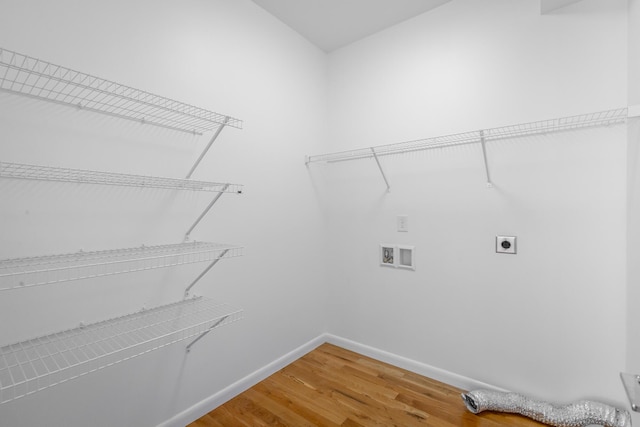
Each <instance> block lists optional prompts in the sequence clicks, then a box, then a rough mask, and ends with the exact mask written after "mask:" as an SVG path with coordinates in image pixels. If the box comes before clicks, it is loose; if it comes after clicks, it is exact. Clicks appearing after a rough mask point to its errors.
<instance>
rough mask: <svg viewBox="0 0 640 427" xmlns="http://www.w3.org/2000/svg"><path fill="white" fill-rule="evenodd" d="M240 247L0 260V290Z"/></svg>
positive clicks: (181, 261) (199, 245) (179, 261)
mask: <svg viewBox="0 0 640 427" xmlns="http://www.w3.org/2000/svg"><path fill="white" fill-rule="evenodd" d="M242 252H243V248H242V247H240V246H233V245H226V244H221V243H210V242H188V243H179V244H169V245H158V246H142V247H138V248H127V249H115V250H104V251H95V252H83V251H80V252H76V253H71V254H62V255H50V256H40V257H30V258H15V259H6V260H0V291H7V290H15V289H22V288H25V287H31V286H43V285H49V284H55V283H61V282H68V281H74V280H82V279H89V278H95V277H102V276H111V275H115V274H123V273H132V272H136V271H146V270H152V269H158V268H166V267H174V266H179V265H185V264H194V263H198V262H211V261H212V260H219V259H221V258H231V257H236V256H241V255H242Z"/></svg>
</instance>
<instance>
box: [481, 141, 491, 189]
mask: <svg viewBox="0 0 640 427" xmlns="http://www.w3.org/2000/svg"><path fill="white" fill-rule="evenodd" d="M486 142H487V141H486V139H485V137H484V131H483V130H481V131H480V145H481V146H482V158H483V160H484V172H485V174H486V176H487V187H489V188H491V187H493V183H492V182H491V174H490V173H489V162H488V161H487V147H486Z"/></svg>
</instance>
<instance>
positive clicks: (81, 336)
mask: <svg viewBox="0 0 640 427" xmlns="http://www.w3.org/2000/svg"><path fill="white" fill-rule="evenodd" d="M242 317H243V312H242V310H240V309H236V308H234V307H232V306H229V305H227V304H223V303H218V302H215V301H213V300H210V299H207V298H204V297H198V298H192V299H189V300H186V301H180V302H177V303H172V304H168V305H164V306H160V307H156V308H152V309H147V310H142V311H140V312H137V313H133V314H128V315H125V316H121V317H116V318H113V319H109V320H105V321H101V322H97V323H92V324H88V325H84V326H80V327H77V328H74V329H69V330H65V331H61V332H56V333H53V334H49V335H46V336H41V337H38V338H33V339H30V340H26V341H23V342H19V343H15V344H11V345H5V346H3V347H1V348H0V403H6V402H10V401H13V400H16V399H19V398H22V397H24V396H28V395H31V394H33V393H36V392H39V391H41V390H44V389H47V388H49V387H53V386H55V385H58V384H62V383H65V382H67V381H70V380H73V379H75V378H79V377H81V376H84V375H87V374H90V373H92V372H95V371H98V370H100V369H103V368H106V367H109V366H111V365H114V364H116V363H120V362H123V361H126V360H129V359H132V358H134V357H138V356H142V355H144V354H147V353H149V352H152V351H155V350H158V349H160V348H163V347H166V346H169V345H172V344H175V343H178V342H181V341H186V340H188V339H190V338H193V337H197V338H196V339H195V340H194V341H193V342H192V343H191V344H189V346H188V348H187V350H190V348H191V346H192V345H193V344H194V343H195V341H198V340H200V339H201V338H202V337H203V336H204V335H206V334H207V333H209V332H211V331H212V330H214V329H216V328H219V327H222V326H226V325H229V324H231V323H233V322H235V321H238V320H241V319H242Z"/></svg>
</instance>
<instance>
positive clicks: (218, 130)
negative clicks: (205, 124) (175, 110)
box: [186, 116, 229, 179]
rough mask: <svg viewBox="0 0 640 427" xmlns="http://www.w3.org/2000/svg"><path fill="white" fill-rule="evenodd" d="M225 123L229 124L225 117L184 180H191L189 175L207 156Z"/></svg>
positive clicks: (227, 118)
mask: <svg viewBox="0 0 640 427" xmlns="http://www.w3.org/2000/svg"><path fill="white" fill-rule="evenodd" d="M227 123H229V116H227V117H225V118H224V121H223V122H222V124H220V126H218V129H216V132H215V133H214V134H213V136H212V137H211V140H210V141H209V143H208V144H207V146H206V147H205V148H204V150H203V151H202V153H201V154H200V157H198V160H196V162H195V163H194V164H193V166H192V167H191V170H190V171H189V173H188V174H187V177H186V179H190V178H191V175H193V172H194V171H195V170H196V168H197V167H198V165H199V164H200V162H201V161H202V159H203V158H204V156H205V155H206V154H207V151H209V148H211V146H212V145H213V143H214V141H215V140H216V139H217V138H218V136H219V135H220V132H222V129H224V127H225V126H226V125H227Z"/></svg>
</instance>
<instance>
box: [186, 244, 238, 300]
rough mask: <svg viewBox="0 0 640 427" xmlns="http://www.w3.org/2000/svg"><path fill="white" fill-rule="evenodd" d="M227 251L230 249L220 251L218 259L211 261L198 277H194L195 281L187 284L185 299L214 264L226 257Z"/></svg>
mask: <svg viewBox="0 0 640 427" xmlns="http://www.w3.org/2000/svg"><path fill="white" fill-rule="evenodd" d="M227 252H229V249H225V250H223V251H222V252H221V253H220V255H219V256H218V257H217V258H216V259H214V260H213V261H211V263H210V264H209V265H208V266H207V268H205V269H204V270H203V271H202V273H200V275H199V276H198V277H196V278H195V279H194V281H193V282H191V284H190V285H189V286H187V288H186V289H185V290H184V298H185V299H186V298H187V297H188V296H189V291H191V288H193V287H194V286H195V285H196V283H198V282H199V281H200V279H202V278H203V277H204V275H205V274H207V273H208V272H209V270H211V269H212V268H213V266H214V265H216V264H217V263H218V261H220V260H221V259H222V258H224V256H225V255H226V254H227Z"/></svg>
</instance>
